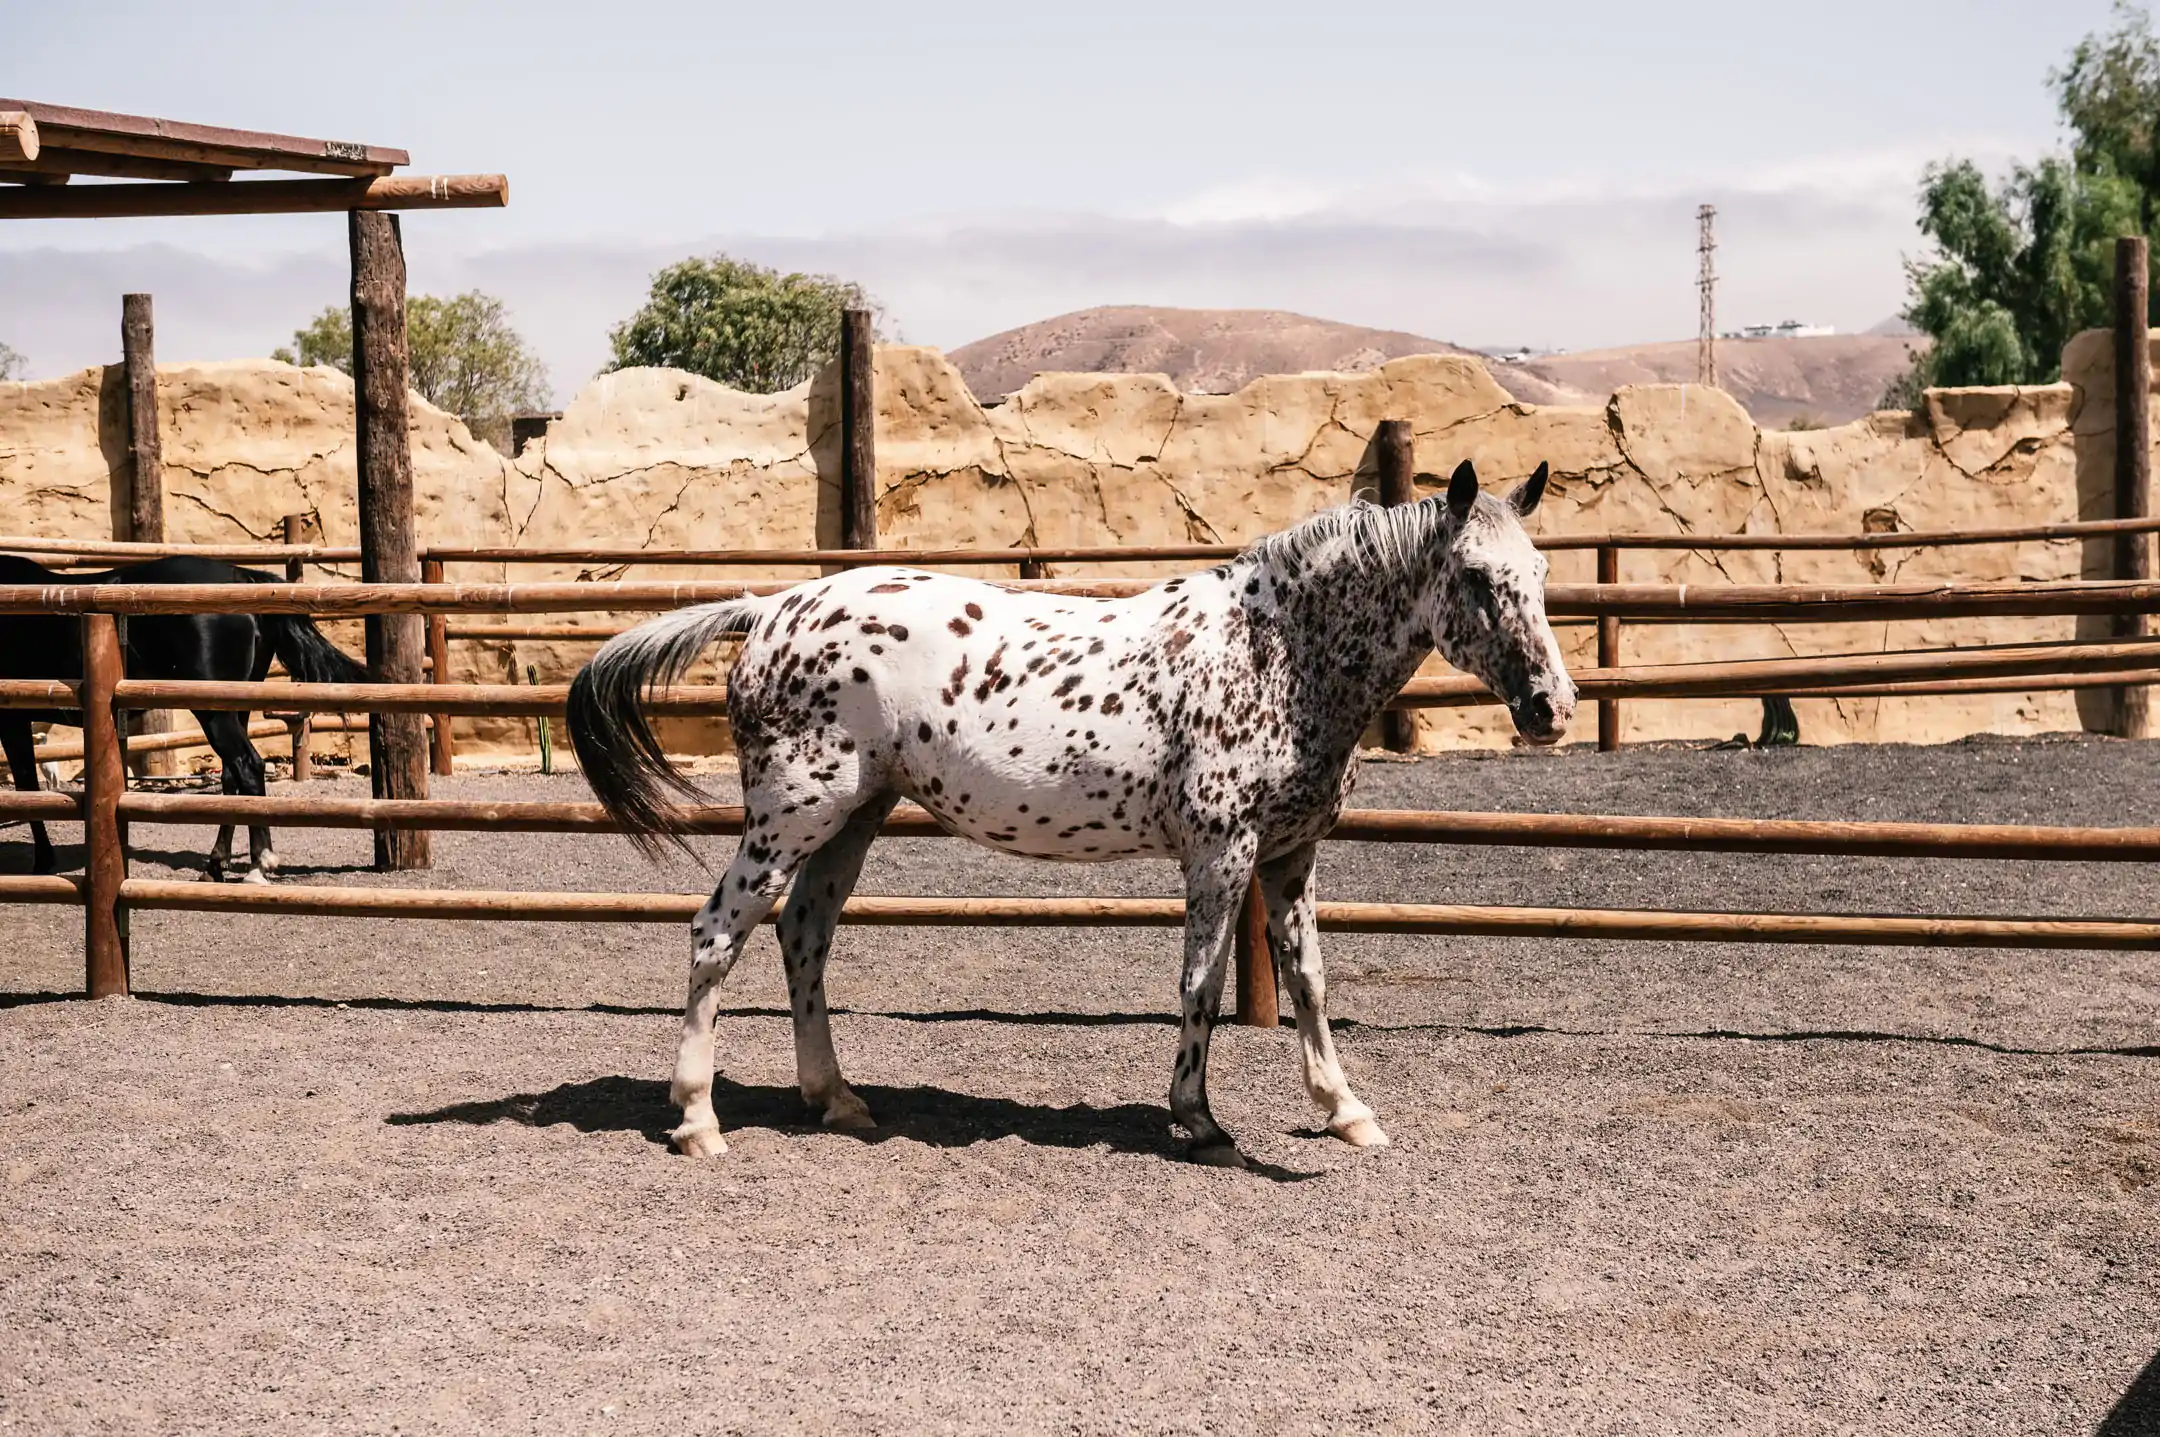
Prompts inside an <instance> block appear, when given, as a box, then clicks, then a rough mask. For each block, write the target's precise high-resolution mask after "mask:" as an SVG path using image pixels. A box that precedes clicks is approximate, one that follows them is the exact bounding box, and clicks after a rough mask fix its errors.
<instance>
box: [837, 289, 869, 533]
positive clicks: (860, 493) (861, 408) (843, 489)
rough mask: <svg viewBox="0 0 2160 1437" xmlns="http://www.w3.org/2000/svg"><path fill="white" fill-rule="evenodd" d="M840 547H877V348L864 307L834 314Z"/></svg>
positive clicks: (867, 311)
mask: <svg viewBox="0 0 2160 1437" xmlns="http://www.w3.org/2000/svg"><path fill="white" fill-rule="evenodd" d="M840 547H841V548H843V549H875V548H876V547H877V351H876V344H875V340H874V335H873V333H872V330H871V327H870V311H869V310H867V309H849V310H843V311H841V314H840Z"/></svg>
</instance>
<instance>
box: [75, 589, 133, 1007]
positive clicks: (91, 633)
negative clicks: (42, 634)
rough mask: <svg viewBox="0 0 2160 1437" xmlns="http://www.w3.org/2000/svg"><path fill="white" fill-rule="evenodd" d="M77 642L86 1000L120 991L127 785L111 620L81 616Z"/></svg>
mask: <svg viewBox="0 0 2160 1437" xmlns="http://www.w3.org/2000/svg"><path fill="white" fill-rule="evenodd" d="M82 647H83V686H82V732H83V850H84V860H83V879H84V881H83V903H84V914H83V990H84V991H85V992H87V993H88V994H89V995H90V996H91V997H93V998H114V997H125V996H126V995H127V991H128V923H127V910H126V909H125V908H124V907H122V905H121V899H120V885H121V884H123V883H125V882H126V881H127V847H126V843H127V840H126V837H125V835H124V834H123V832H122V830H121V825H120V799H121V795H122V794H124V793H125V792H126V791H127V764H126V761H125V759H124V758H123V757H122V755H121V751H120V723H119V718H120V715H119V711H118V710H117V709H115V708H114V707H113V692H114V690H115V689H116V688H117V687H118V686H119V683H120V675H121V655H120V625H119V621H118V620H116V619H114V618H113V617H112V616H111V615H109V614H86V615H84V616H83V621H82Z"/></svg>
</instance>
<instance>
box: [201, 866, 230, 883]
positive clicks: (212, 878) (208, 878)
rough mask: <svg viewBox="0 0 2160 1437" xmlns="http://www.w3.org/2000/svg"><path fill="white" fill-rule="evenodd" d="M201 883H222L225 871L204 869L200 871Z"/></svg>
mask: <svg viewBox="0 0 2160 1437" xmlns="http://www.w3.org/2000/svg"><path fill="white" fill-rule="evenodd" d="M202 881H203V882H204V883H223V882H224V881H225V870H224V869H222V868H205V869H204V870H203V871H202Z"/></svg>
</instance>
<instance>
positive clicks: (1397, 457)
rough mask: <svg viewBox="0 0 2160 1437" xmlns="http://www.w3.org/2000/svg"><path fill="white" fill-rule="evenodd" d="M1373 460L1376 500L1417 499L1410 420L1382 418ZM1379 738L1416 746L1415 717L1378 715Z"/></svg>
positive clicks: (1399, 749) (1391, 746)
mask: <svg viewBox="0 0 2160 1437" xmlns="http://www.w3.org/2000/svg"><path fill="white" fill-rule="evenodd" d="M1373 451H1374V456H1373V457H1374V459H1375V460H1376V461H1377V465H1378V468H1379V471H1380V475H1379V477H1380V502H1381V504H1382V505H1384V506H1386V507H1388V508H1391V509H1392V508H1394V507H1396V506H1398V505H1402V504H1414V503H1416V502H1417V459H1416V454H1415V446H1414V445H1413V444H1412V442H1411V433H1410V421H1409V420H1407V419H1383V420H1381V421H1380V424H1379V426H1378V427H1377V428H1375V429H1374V430H1373ZM1380 741H1381V742H1382V743H1383V744H1385V745H1386V746H1387V749H1388V752H1390V753H1409V752H1411V751H1412V750H1414V749H1415V748H1416V747H1417V720H1416V719H1414V718H1412V717H1411V716H1410V715H1409V714H1407V713H1404V712H1402V711H1401V710H1399V709H1391V710H1389V711H1388V712H1387V713H1384V714H1382V715H1381V716H1380Z"/></svg>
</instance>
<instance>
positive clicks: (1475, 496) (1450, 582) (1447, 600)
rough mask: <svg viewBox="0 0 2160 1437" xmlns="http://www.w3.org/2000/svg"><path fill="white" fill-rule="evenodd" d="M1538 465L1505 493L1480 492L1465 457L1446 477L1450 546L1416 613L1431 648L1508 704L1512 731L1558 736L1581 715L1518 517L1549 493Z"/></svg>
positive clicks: (1541, 560) (1534, 738)
mask: <svg viewBox="0 0 2160 1437" xmlns="http://www.w3.org/2000/svg"><path fill="white" fill-rule="evenodd" d="M1545 477H1546V466H1545V465H1543V464H1540V465H1538V468H1537V473H1535V474H1533V475H1531V476H1530V478H1529V479H1528V480H1526V481H1525V482H1524V483H1523V484H1522V485H1521V486H1520V487H1519V488H1517V489H1516V490H1515V492H1514V493H1513V494H1510V495H1509V496H1508V497H1507V498H1506V499H1495V498H1492V497H1491V496H1489V495H1482V494H1479V493H1478V481H1477V471H1476V469H1474V468H1473V467H1472V466H1471V464H1470V461H1469V460H1467V459H1465V460H1464V461H1463V462H1462V463H1461V464H1460V465H1459V466H1457V468H1456V470H1455V475H1454V477H1453V478H1452V479H1450V480H1449V481H1448V488H1447V508H1448V514H1449V518H1450V521H1451V522H1450V523H1449V524H1448V525H1447V526H1446V528H1445V530H1444V531H1443V532H1444V534H1445V536H1446V537H1445V540H1444V543H1445V552H1444V554H1443V555H1442V558H1441V562H1440V563H1439V564H1438V565H1437V566H1436V567H1435V569H1434V573H1433V580H1432V582H1431V583H1430V584H1428V585H1427V586H1426V588H1425V592H1424V595H1423V596H1422V598H1421V600H1420V602H1421V604H1422V606H1423V611H1422V612H1421V614H1420V615H1419V617H1420V618H1421V619H1422V620H1423V622H1424V623H1425V625H1426V627H1427V628H1428V629H1429V630H1430V631H1431V633H1432V640H1433V647H1434V648H1436V649H1438V650H1439V651H1440V653H1441V656H1442V657H1444V658H1445V659H1446V660H1447V661H1448V662H1449V663H1451V664H1453V665H1454V666H1455V667H1456V668H1458V669H1461V670H1463V671H1464V672H1465V673H1470V674H1475V675H1477V677H1478V678H1480V679H1482V680H1483V681H1484V683H1485V686H1486V687H1487V688H1489V689H1491V690H1492V691H1493V693H1495V694H1496V695H1498V696H1499V697H1500V698H1501V700H1502V701H1504V702H1505V703H1506V704H1507V707H1508V713H1509V715H1510V716H1512V717H1513V718H1514V720H1515V729H1516V732H1518V733H1520V734H1521V735H1522V736H1523V737H1524V738H1525V739H1527V740H1529V741H1530V742H1531V743H1534V744H1554V743H1558V742H1559V741H1560V737H1561V735H1562V734H1564V733H1566V732H1567V726H1568V720H1569V719H1572V718H1573V717H1574V716H1575V681H1574V680H1573V679H1570V678H1569V677H1568V673H1567V668H1566V666H1565V665H1563V664H1562V663H1561V662H1560V645H1559V642H1558V641H1557V640H1555V639H1554V638H1553V631H1552V625H1550V624H1548V623H1547V622H1546V621H1545V571H1546V563H1545V556H1544V555H1542V554H1540V553H1539V552H1538V551H1537V549H1536V547H1535V546H1534V545H1532V544H1531V542H1530V535H1529V533H1528V531H1526V530H1525V529H1524V528H1523V525H1522V521H1523V518H1524V516H1526V515H1528V514H1529V513H1530V512H1531V511H1532V510H1533V509H1535V508H1537V504H1538V500H1539V499H1541V498H1543V497H1544V495H1545Z"/></svg>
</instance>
